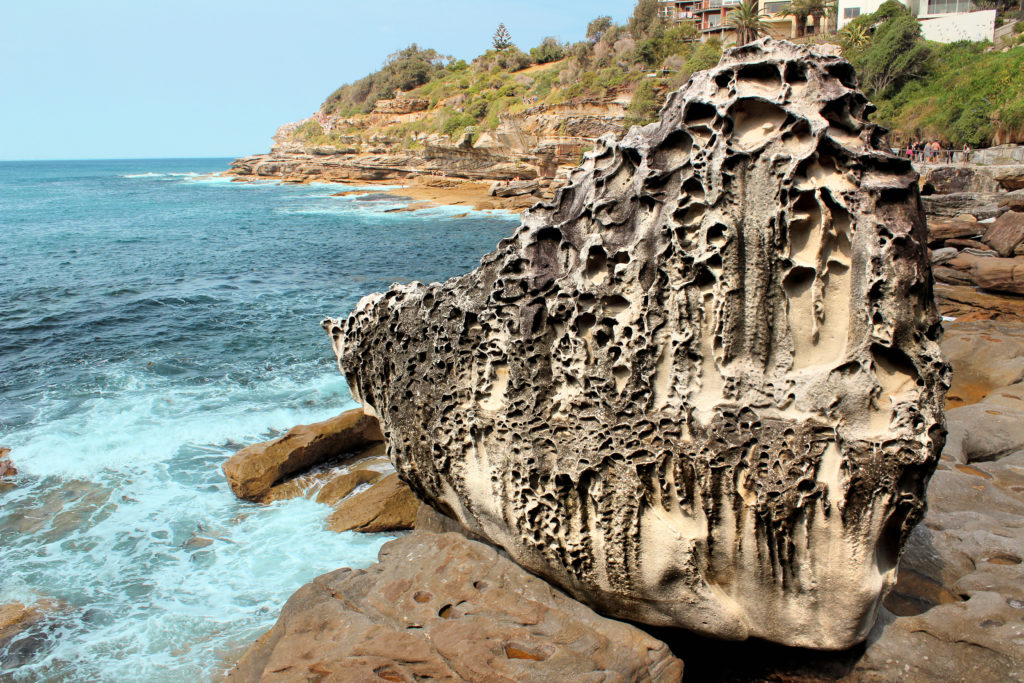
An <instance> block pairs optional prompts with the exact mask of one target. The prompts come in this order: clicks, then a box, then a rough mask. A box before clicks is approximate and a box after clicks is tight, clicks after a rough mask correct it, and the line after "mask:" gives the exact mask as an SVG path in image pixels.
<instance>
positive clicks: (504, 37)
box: [491, 24, 512, 52]
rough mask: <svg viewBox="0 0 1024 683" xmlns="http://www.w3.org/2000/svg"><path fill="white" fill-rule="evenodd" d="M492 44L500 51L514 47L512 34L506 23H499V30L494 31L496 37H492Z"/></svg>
mask: <svg viewBox="0 0 1024 683" xmlns="http://www.w3.org/2000/svg"><path fill="white" fill-rule="evenodd" d="M491 45H493V46H494V49H495V50H497V51H498V52H501V51H502V50H507V49H509V48H510V47H512V36H510V35H509V34H508V29H507V28H505V24H498V30H497V31H495V32H494V37H493V38H491Z"/></svg>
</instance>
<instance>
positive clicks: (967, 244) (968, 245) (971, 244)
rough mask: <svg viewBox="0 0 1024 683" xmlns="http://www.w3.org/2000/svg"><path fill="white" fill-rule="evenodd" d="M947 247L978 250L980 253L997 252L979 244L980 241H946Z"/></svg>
mask: <svg viewBox="0 0 1024 683" xmlns="http://www.w3.org/2000/svg"><path fill="white" fill-rule="evenodd" d="M946 246H947V247H956V248H957V249H977V250H979V251H991V252H993V253H994V252H995V249H993V248H992V247H990V246H988V245H987V244H985V243H984V242H979V241H978V240H961V239H955V240H946Z"/></svg>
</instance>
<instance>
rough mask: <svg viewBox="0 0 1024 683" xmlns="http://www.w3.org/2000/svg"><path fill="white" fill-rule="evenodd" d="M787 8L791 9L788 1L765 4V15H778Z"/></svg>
mask: <svg viewBox="0 0 1024 683" xmlns="http://www.w3.org/2000/svg"><path fill="white" fill-rule="evenodd" d="M787 7H789V2H788V0H786V1H784V2H766V3H764V13H765V14H778V13H779V12H781V11H783V10H784V9H786V8H787Z"/></svg>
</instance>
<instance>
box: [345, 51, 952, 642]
mask: <svg viewBox="0 0 1024 683" xmlns="http://www.w3.org/2000/svg"><path fill="white" fill-rule="evenodd" d="M814 50H815V49H814V48H807V47H800V46H796V45H792V44H789V43H785V42H779V41H773V40H771V39H763V40H761V41H758V42H757V43H753V44H750V45H747V46H744V47H741V48H736V49H733V50H729V51H727V52H726V54H725V56H724V57H723V59H722V61H721V63H720V64H719V65H718V66H717V67H716V68H714V69H711V70H709V71H706V72H701V73H699V74H696V75H694V77H693V78H691V79H690V81H689V82H688V83H687V84H686V85H685V86H684V87H683V88H682V89H681V90H680V91H678V92H676V93H674V94H673V95H671V96H670V97H669V99H668V102H667V103H666V105H665V107H664V109H663V110H662V114H661V121H660V122H657V123H653V124H650V125H648V126H645V127H643V128H634V129H633V130H631V131H630V132H629V133H628V134H627V135H626V136H625V137H624V138H623V140H621V141H620V142H617V143H616V142H614V141H613V140H610V139H608V140H603V141H602V144H601V145H599V146H598V148H597V149H595V150H594V151H593V152H592V153H590V154H589V155H588V156H587V158H586V160H585V162H584V164H583V166H581V167H580V168H579V169H578V170H576V171H575V172H574V173H573V175H572V177H571V182H570V184H569V185H568V186H567V187H565V188H563V189H561V190H559V192H558V194H557V195H556V198H555V200H554V202H553V203H552V204H549V205H542V206H537V207H535V208H534V209H533V210H531V211H530V212H528V213H527V214H526V215H525V218H524V224H523V226H522V227H521V228H520V229H519V230H518V231H517V232H516V233H515V234H514V235H513V236H512V237H511V238H509V239H506V240H503V241H502V242H501V243H500V244H499V245H498V248H497V250H496V251H494V252H492V253H491V254H489V255H487V256H485V257H484V258H483V259H482V261H481V265H480V267H478V268H477V269H476V270H474V271H473V272H471V273H469V274H467V275H464V276H461V277H457V278H453V279H451V280H449V281H447V282H446V283H444V284H437V283H434V284H431V285H429V286H425V285H422V284H419V283H413V284H412V285H407V286H395V287H393V288H392V289H391V290H390V291H388V292H387V293H386V294H383V295H372V296H370V297H367V298H366V299H364V300H363V301H362V302H360V305H359V307H358V308H357V310H356V311H355V312H354V313H352V314H351V315H350V316H349V318H348V319H347V320H346V321H345V322H344V324H343V325H342V324H340V323H337V322H334V321H325V327H326V328H327V329H328V331H329V332H330V333H331V336H332V339H333V341H334V344H335V350H336V352H337V353H338V355H339V362H340V365H341V367H343V369H344V371H345V374H346V378H347V379H348V382H349V385H350V387H351V388H352V390H353V393H355V394H357V395H358V396H359V397H360V398H361V400H362V401H363V402H364V404H365V405H366V406H367V408H368V409H372V411H373V412H375V413H376V414H378V415H379V417H380V420H381V424H382V427H383V431H384V434H385V437H386V439H387V443H388V452H389V455H390V457H391V459H392V461H393V462H394V464H395V466H396V468H397V469H398V471H399V473H400V475H401V476H402V478H403V479H405V480H406V481H407V482H409V484H410V486H411V487H412V488H413V490H414V491H415V492H416V494H417V495H418V496H419V497H420V498H421V499H423V500H428V501H432V502H433V503H434V504H435V505H438V506H439V507H441V508H443V509H448V510H450V511H452V513H453V514H454V515H455V516H456V517H457V518H458V519H459V521H461V522H462V523H463V524H464V525H465V526H466V527H468V528H469V529H471V530H472V531H474V532H476V533H480V534H482V535H483V536H485V537H487V538H490V539H491V540H493V541H494V542H496V543H498V544H500V545H501V546H503V547H504V548H505V549H506V550H507V551H508V552H509V554H510V555H511V557H512V558H513V559H515V560H516V561H517V562H519V563H520V564H521V565H523V566H524V567H526V568H528V569H530V570H531V571H533V572H536V573H538V574H540V575H542V576H544V577H546V578H548V579H549V580H552V581H554V582H556V583H557V584H559V585H561V586H563V587H564V588H565V589H566V590H568V591H569V592H571V593H572V594H573V595H574V596H576V597H577V598H579V599H581V600H584V601H585V602H587V603H589V604H591V605H593V606H595V607H596V608H597V609H599V610H600V611H603V612H605V613H608V614H612V615H616V616H623V617H628V618H630V619H634V620H638V621H643V622H647V623H651V624H661V625H677V626H682V627H685V628H688V629H691V630H694V631H697V632H701V633H705V634H710V635H714V636H718V637H722V638H729V639H743V638H747V637H750V636H757V637H761V638H766V639H769V640H774V641H777V642H782V643H786V644H790V645H799V646H804V647H817V648H842V647H848V646H849V645H851V644H853V643H855V642H857V641H859V640H860V639H862V638H863V637H864V636H865V635H866V633H867V631H868V630H869V629H870V626H871V624H872V622H873V620H874V615H875V613H876V610H877V606H878V602H879V600H880V597H881V594H882V593H883V591H884V590H885V589H886V588H887V587H888V586H889V585H891V582H892V579H893V574H894V570H895V565H896V561H897V558H898V556H899V552H900V549H901V548H902V545H903V543H904V541H905V539H906V537H907V534H908V533H909V531H910V530H911V529H912V528H913V526H914V524H916V522H917V521H918V520H919V518H920V517H921V515H922V514H923V511H924V507H925V499H924V492H925V486H926V484H927V481H928V479H929V477H930V476H931V473H932V471H933V469H934V467H935V464H936V461H937V458H938V453H939V451H940V450H941V447H942V444H943V439H944V434H945V429H944V422H943V413H942V402H943V396H944V394H945V388H946V386H947V384H948V376H949V370H948V366H947V365H946V363H945V362H944V361H943V360H942V357H941V354H940V351H939V348H938V344H937V341H938V338H939V335H940V333H941V326H940V320H939V317H938V315H937V312H936V310H935V306H934V303H933V299H932V289H931V274H930V268H929V261H928V257H927V249H926V243H927V234H926V230H925V225H924V220H923V214H922V212H921V205H920V199H919V196H918V190H917V184H916V181H917V175H916V173H915V172H914V171H913V169H912V167H911V165H910V163H909V162H908V161H907V160H905V159H901V158H898V157H895V156H893V155H891V154H890V153H889V152H888V150H887V149H886V147H885V145H884V144H883V142H882V135H883V133H884V131H883V130H881V129H879V128H878V127H877V126H875V125H874V124H871V123H869V122H868V121H867V116H868V114H869V113H870V112H871V110H872V106H871V105H870V104H869V103H868V102H867V100H866V99H865V98H864V96H863V95H862V94H861V93H860V92H859V91H858V90H857V89H856V83H855V80H854V75H853V69H852V67H851V66H850V65H849V64H848V63H847V62H846V61H844V60H843V59H841V58H839V57H837V56H833V55H829V54H826V53H824V52H817V51H814Z"/></svg>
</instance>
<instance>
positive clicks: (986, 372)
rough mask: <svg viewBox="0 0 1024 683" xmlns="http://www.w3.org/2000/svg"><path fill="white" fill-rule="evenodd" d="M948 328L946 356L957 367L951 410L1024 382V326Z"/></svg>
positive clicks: (944, 339) (948, 404) (944, 341)
mask: <svg viewBox="0 0 1024 683" xmlns="http://www.w3.org/2000/svg"><path fill="white" fill-rule="evenodd" d="M945 327H946V332H945V334H944V335H943V337H942V344H941V346H942V353H943V355H944V356H945V357H946V360H947V361H949V363H950V365H952V366H953V383H952V384H951V385H950V387H949V391H948V392H947V393H946V407H947V408H957V407H960V406H965V405H971V404H973V403H978V402H979V401H981V400H982V399H984V398H985V397H986V396H988V395H989V394H991V393H992V392H993V391H995V390H996V389H998V388H1000V387H1007V386H1010V385H1012V384H1017V383H1018V382H1021V381H1024V324H1021V323H1019V322H994V321H984V322H963V323H962V322H953V323H946V325H945ZM982 349H984V351H983V352H981V350H982ZM947 449H948V444H947Z"/></svg>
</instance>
